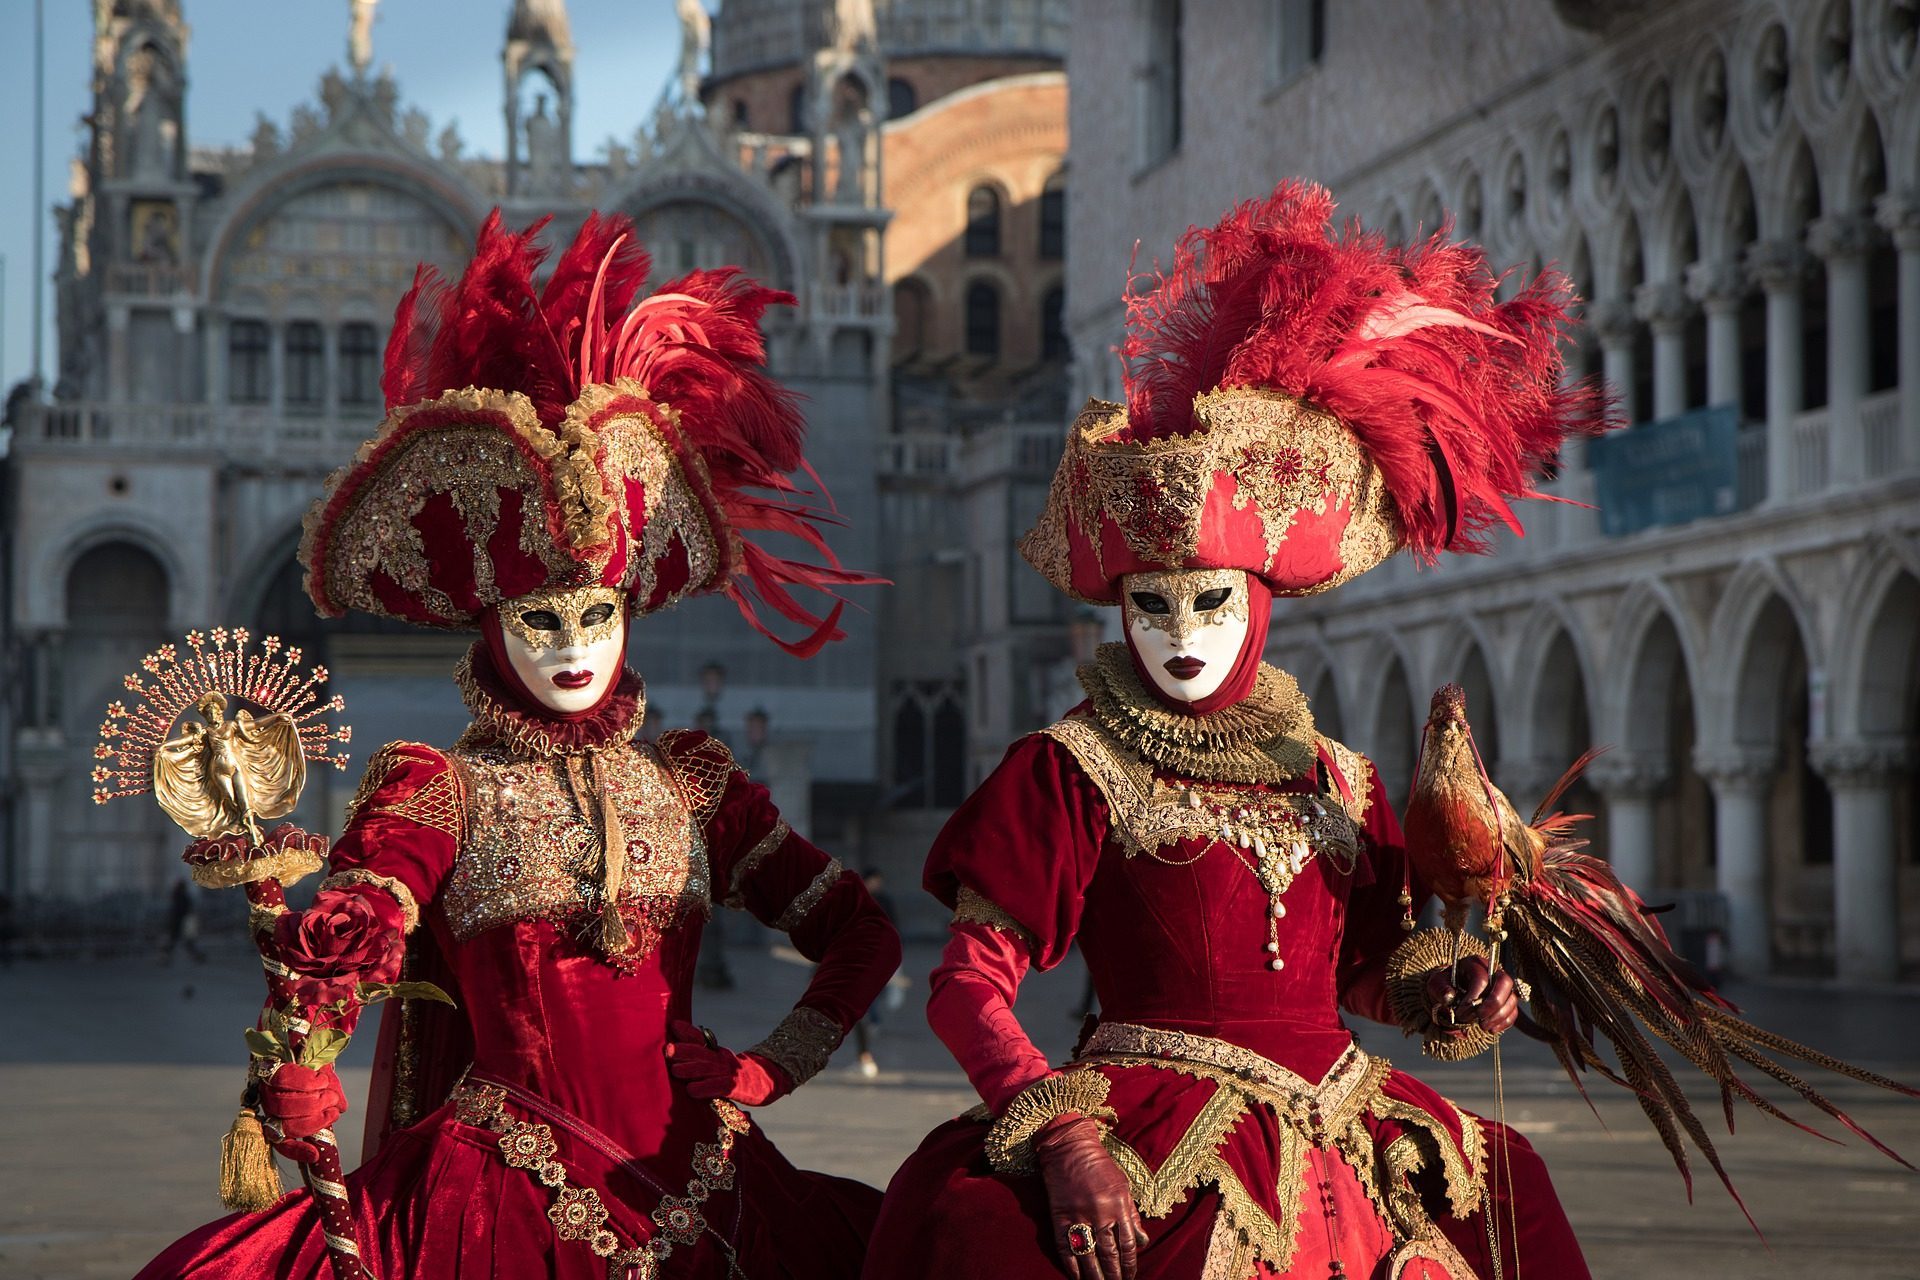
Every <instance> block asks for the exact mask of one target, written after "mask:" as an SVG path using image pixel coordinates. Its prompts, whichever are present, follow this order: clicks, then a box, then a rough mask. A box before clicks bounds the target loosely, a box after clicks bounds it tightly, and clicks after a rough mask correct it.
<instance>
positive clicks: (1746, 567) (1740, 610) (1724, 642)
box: [1703, 559, 1824, 744]
mask: <svg viewBox="0 0 1920 1280" xmlns="http://www.w3.org/2000/svg"><path fill="white" fill-rule="evenodd" d="M1774 600H1778V601H1779V602H1780V605H1781V606H1782V607H1783V608H1784V609H1785V610H1786V611H1787V616H1788V617H1789V618H1790V620H1791V621H1792V623H1793V631H1794V636H1795V639H1796V642H1797V643H1798V644H1799V645H1800V647H1801V649H1802V650H1803V651H1804V653H1805V655H1806V659H1807V662H1808V664H1809V666H1810V667H1811V668H1813V669H1819V668H1820V667H1821V666H1822V664H1823V661H1824V655H1823V653H1822V652H1821V647H1820V644H1819V632H1818V630H1817V628H1816V627H1815V626H1814V620H1813V618H1814V615H1813V610H1812V609H1811V607H1810V606H1809V605H1808V604H1807V602H1806V600H1805V599H1804V598H1803V597H1802V596H1801V594H1800V592H1799V590H1798V589H1797V588H1795V587H1794V585H1793V584H1792V583H1791V582H1790V581H1788V579H1787V577H1786V575H1785V574H1783V573H1781V572H1780V568H1779V566H1778V565H1776V564H1774V563H1773V562H1772V561H1771V560H1766V559H1754V560H1749V561H1747V562H1746V563H1745V564H1743V565H1741V566H1740V568H1739V569H1738V570H1737V571H1736V572H1735V573H1734V575H1733V577H1732V579H1731V580H1730V581H1729V582H1728V583H1727V586H1726V590H1725V591H1723V592H1722V593H1721V596H1720V603H1719V605H1718V607H1716V608H1715V610H1714V613H1713V620H1712V621H1711V622H1710V623H1709V624H1708V628H1707V635H1708V644H1707V652H1709V653H1711V654H1713V655H1714V662H1713V664H1712V667H1711V669H1710V671H1709V673H1708V681H1709V683H1708V687H1707V689H1706V693H1707V697H1706V698H1705V699H1704V701H1705V704H1706V705H1705V706H1704V707H1703V710H1704V711H1705V712H1706V723H1705V725H1704V726H1703V727H1704V728H1705V729H1706V734H1705V736H1706V737H1707V738H1708V739H1709V740H1710V741H1713V742H1726V743H1755V744H1764V743H1765V742H1766V741H1767V740H1768V739H1769V736H1770V735H1769V734H1767V733H1762V732H1760V722H1759V721H1758V720H1756V719H1755V717H1756V716H1758V715H1759V714H1761V713H1762V711H1763V709H1764V708H1761V707H1754V706H1748V707H1744V708H1743V707H1742V706H1741V705H1740V695H1741V690H1742V686H1743V683H1744V682H1745V680H1746V673H1745V668H1744V664H1745V663H1746V662H1748V661H1749V660H1750V659H1752V658H1753V657H1754V655H1753V654H1752V652H1751V651H1750V646H1751V644H1752V642H1753V639H1754V637H1755V634H1756V629H1757V624H1758V619H1759V616H1760V614H1761V613H1762V612H1763V611H1764V610H1766V609H1767V608H1768V607H1769V605H1770V603H1771V602H1772V601H1774Z"/></svg>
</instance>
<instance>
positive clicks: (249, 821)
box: [153, 692, 307, 846]
mask: <svg viewBox="0 0 1920 1280" xmlns="http://www.w3.org/2000/svg"><path fill="white" fill-rule="evenodd" d="M193 709H194V710H195V711H198V712H199V713H200V714H201V715H202V716H203V717H205V719H206V723H205V724H199V723H197V722H195V721H192V720H189V721H186V722H185V723H184V724H183V725H182V726H181V731H180V735H179V736H178V737H176V738H173V739H170V740H169V741H167V742H165V743H162V744H161V746H160V749H159V750H158V751H156V752H154V756H153V794H154V797H155V798H156V799H158V800H159V801H160V806H161V808H163V809H165V810H166V811H167V814H168V816H169V817H171V818H172V819H173V820H174V821H175V822H177V823H179V824H180V825H181V827H183V828H185V830H186V832H187V834H188V835H191V836H195V837H197V838H199V839H203V840H205V839H213V838H217V837H219V836H224V835H237V834H239V833H240V832H242V831H244V832H246V833H247V835H248V836H249V837H250V838H251V839H252V840H253V843H254V844H255V845H256V846H257V845H259V844H260V843H261V835H260V828H259V826H258V824H257V823H256V822H255V819H258V818H280V817H285V816H286V815H287V814H289V813H291V812H293V806H294V805H295V803H297V802H298V801H299V799H300V790H301V788H302V787H304V786H305V785H306V781H307V763H306V759H305V757H304V756H303V755H302V754H301V751H300V730H299V728H298V727H297V726H296V725H295V724H294V722H293V720H292V719H291V718H290V717H289V716H287V715H286V714H285V713H284V712H275V713H273V714H272V715H269V716H266V717H265V718H263V719H260V720H255V719H254V718H253V713H252V712H249V711H247V710H245V709H242V710H241V711H239V712H238V713H236V714H235V716H234V717H233V719H232V720H228V719H227V718H226V712H227V700H226V698H225V697H223V696H222V695H221V694H219V693H217V692H209V693H208V694H206V695H205V696H204V697H202V698H201V699H200V700H199V701H198V702H196V703H194V704H193Z"/></svg>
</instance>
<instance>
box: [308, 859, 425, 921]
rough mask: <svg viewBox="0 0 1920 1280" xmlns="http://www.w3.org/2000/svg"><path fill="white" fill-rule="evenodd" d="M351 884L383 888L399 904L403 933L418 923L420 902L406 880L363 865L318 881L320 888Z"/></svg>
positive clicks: (339, 887) (337, 887)
mask: <svg viewBox="0 0 1920 1280" xmlns="http://www.w3.org/2000/svg"><path fill="white" fill-rule="evenodd" d="M352 884H370V885H373V886H374V887H375V888H379V889H384V890H386V891H387V893H388V894H390V895H392V897H393V900H394V901H395V902H397V903H399V904H400V929H401V932H403V933H412V932H413V931H414V929H416V928H418V927H419V924H420V904H419V903H418V902H416V901H414V897H413V890H411V889H409V888H407V886H406V882H405V881H401V880H396V879H394V878H393V877H392V876H383V875H381V874H380V873H379V872H378V871H369V870H367V869H366V868H365V867H349V868H347V869H346V870H345V871H336V872H334V873H333V874H332V875H330V876H328V877H327V878H326V879H325V880H322V881H321V882H320V887H321V888H322V889H344V888H346V887H347V886H348V885H352Z"/></svg>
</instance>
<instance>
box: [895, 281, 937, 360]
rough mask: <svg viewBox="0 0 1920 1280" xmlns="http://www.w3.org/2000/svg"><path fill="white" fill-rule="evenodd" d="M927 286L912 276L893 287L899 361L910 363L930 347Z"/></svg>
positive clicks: (896, 354) (896, 351)
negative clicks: (909, 361)
mask: <svg viewBox="0 0 1920 1280" xmlns="http://www.w3.org/2000/svg"><path fill="white" fill-rule="evenodd" d="M929 301H930V299H929V297H928V291H927V285H926V282H925V281H924V280H921V279H919V278H917V277H914V276H909V277H907V278H906V279H905V280H902V281H900V283H898V284H896V285H894V286H893V354H894V357H895V358H896V359H900V360H909V359H912V358H913V357H914V356H917V355H919V354H920V353H921V352H922V351H923V350H925V349H926V345H927V322H928V320H929V319H931V316H930V315H929V314H928V303H929Z"/></svg>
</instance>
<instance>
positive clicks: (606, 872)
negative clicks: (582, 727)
mask: <svg viewBox="0 0 1920 1280" xmlns="http://www.w3.org/2000/svg"><path fill="white" fill-rule="evenodd" d="M599 772H600V771H599V770H598V769H597V768H596V769H595V770H594V773H595V774H596V775H598V774H599ZM567 781H568V782H570V783H571V784H572V785H573V798H574V802H575V803H576V804H578V805H579V806H580V813H581V816H583V817H584V816H586V815H587V814H588V813H589V812H590V810H589V809H588V806H587V801H588V798H589V797H590V796H591V795H592V794H593V791H594V788H592V787H590V786H589V785H588V780H587V778H586V776H585V766H584V765H583V764H582V762H581V758H580V757H579V756H568V757H567ZM595 781H597V782H599V783H600V786H599V788H598V791H599V793H600V949H601V950H602V951H604V952H605V953H606V954H608V955H610V956H617V955H623V954H625V953H626V952H628V951H631V950H633V935H632V934H630V933H628V932H627V922H626V921H625V920H623V919H621V918H620V892H621V890H622V888H624V887H625V885H626V879H627V833H626V829H625V828H624V827H622V826H621V825H620V810H619V806H618V805H617V804H616V802H615V800H614V796H613V789H612V788H611V787H608V786H607V785H606V780H605V779H604V778H599V777H597V776H596V778H595Z"/></svg>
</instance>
